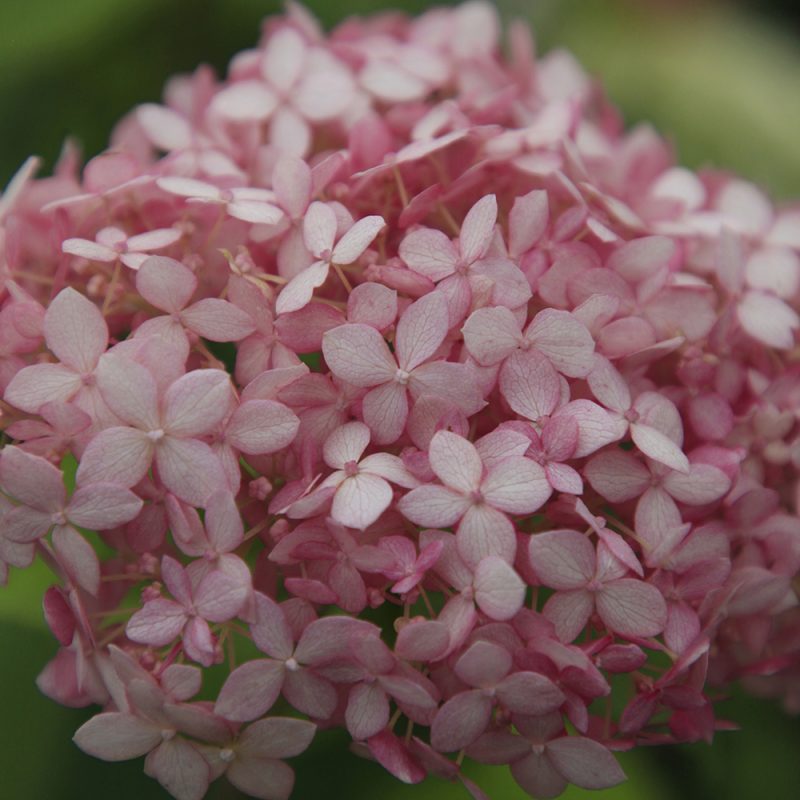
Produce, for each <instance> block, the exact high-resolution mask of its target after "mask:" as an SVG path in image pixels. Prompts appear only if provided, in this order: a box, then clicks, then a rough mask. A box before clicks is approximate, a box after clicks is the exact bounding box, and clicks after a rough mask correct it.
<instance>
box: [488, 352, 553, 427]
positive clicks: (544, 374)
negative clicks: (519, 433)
mask: <svg viewBox="0 0 800 800" xmlns="http://www.w3.org/2000/svg"><path fill="white" fill-rule="evenodd" d="M500 391H501V392H502V394H503V397H505V399H506V401H507V402H508V404H509V405H510V406H511V408H512V409H513V410H514V411H516V413H517V414H520V415H521V416H523V417H527V418H528V419H530V420H534V421H535V420H538V419H541V418H542V417H546V416H549V415H550V414H552V412H553V411H554V410H555V408H556V406H557V405H558V403H559V401H560V399H561V384H560V382H559V380H558V373H556V371H555V369H553V366H552V364H551V363H550V361H549V360H548V359H547V358H546V357H545V356H543V355H542V354H541V353H539V352H538V351H536V350H527V351H522V350H519V351H516V352H514V353H512V354H511V356H509V358H508V359H507V360H506V362H505V363H504V364H503V367H502V369H501V370H500Z"/></svg>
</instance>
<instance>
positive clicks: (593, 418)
mask: <svg viewBox="0 0 800 800" xmlns="http://www.w3.org/2000/svg"><path fill="white" fill-rule="evenodd" d="M564 419H570V420H574V421H575V422H576V423H577V425H578V442H577V444H576V446H575V452H574V453H573V454H572V457H574V458H583V457H584V456H588V455H591V454H592V453H594V452H595V451H597V450H599V449H600V448H601V447H604V446H605V445H607V444H610V443H611V442H615V441H617V440H618V439H621V438H622V437H623V436H624V435H625V433H626V431H627V429H628V423H627V422H626V421H625V420H624V419H621V418H618V417H617V418H614V417H612V416H611V415H610V414H609V413H608V412H607V411H605V410H604V409H603V408H601V407H600V406H598V405H597V403H593V402H592V401H591V400H573V401H571V402H569V403H567V404H566V405H565V406H562V407H561V408H559V409H558V411H556V413H555V414H553V416H552V417H551V418H550V421H551V422H553V421H555V420H558V421H561V420H564Z"/></svg>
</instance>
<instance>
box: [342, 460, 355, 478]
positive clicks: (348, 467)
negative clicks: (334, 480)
mask: <svg viewBox="0 0 800 800" xmlns="http://www.w3.org/2000/svg"><path fill="white" fill-rule="evenodd" d="M344 474H345V475H347V477H348V478H355V476H356V475H358V462H357V461H348V462H347V463H346V464H345V465H344Z"/></svg>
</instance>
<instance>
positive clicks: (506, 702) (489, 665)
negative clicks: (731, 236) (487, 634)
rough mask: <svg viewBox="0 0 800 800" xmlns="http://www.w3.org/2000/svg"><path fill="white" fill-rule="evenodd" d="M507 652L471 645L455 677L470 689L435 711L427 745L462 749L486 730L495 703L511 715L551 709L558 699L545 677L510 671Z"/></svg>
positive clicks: (483, 644)
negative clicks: (429, 743) (429, 740)
mask: <svg viewBox="0 0 800 800" xmlns="http://www.w3.org/2000/svg"><path fill="white" fill-rule="evenodd" d="M513 666H514V662H513V659H512V658H511V655H510V654H509V652H508V650H506V649H505V648H504V647H502V646H500V645H497V644H493V643H492V642H488V641H477V642H475V643H474V644H473V645H471V646H470V647H469V648H468V649H467V650H466V651H465V652H464V654H463V655H462V656H461V657H460V658H459V659H458V661H456V663H455V666H454V667H453V670H454V672H455V673H456V675H457V676H458V677H459V678H460V679H461V680H462V681H463V682H464V683H466V684H467V686H471V687H473V688H471V689H466V690H464V691H461V692H458V693H456V694H454V695H453V696H452V697H450V698H449V699H448V700H447V702H446V703H444V705H443V706H442V707H441V708H440V709H439V711H438V712H437V714H436V717H435V718H434V720H433V724H432V725H431V745H432V746H433V747H434V748H436V749H437V750H441V751H442V752H453V751H456V750H462V749H464V748H465V747H468V746H469V745H471V744H472V743H473V742H474V741H475V740H476V739H477V738H478V737H479V736H480V735H481V734H482V733H483V732H484V731H485V730H486V728H487V727H488V725H489V721H490V720H491V716H492V710H493V708H494V706H495V704H497V705H500V706H501V707H502V708H503V709H505V710H506V711H510V712H512V713H515V714H530V715H540V714H548V713H550V712H552V711H555V710H556V709H557V708H558V707H559V706H560V705H561V704H562V703H563V702H564V695H563V694H562V693H561V692H560V691H559V689H558V687H556V686H555V684H554V683H553V682H552V681H551V680H550V679H549V678H547V677H546V676H544V675H540V674H538V673H536V672H529V671H527V670H523V671H516V670H514V669H513Z"/></svg>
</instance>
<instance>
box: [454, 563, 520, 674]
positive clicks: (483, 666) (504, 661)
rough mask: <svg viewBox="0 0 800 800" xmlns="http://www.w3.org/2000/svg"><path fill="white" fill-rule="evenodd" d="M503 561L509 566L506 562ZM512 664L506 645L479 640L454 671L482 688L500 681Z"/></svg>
mask: <svg viewBox="0 0 800 800" xmlns="http://www.w3.org/2000/svg"><path fill="white" fill-rule="evenodd" d="M502 563H503V565H504V566H505V567H506V568H508V565H507V564H506V563H505V562H502ZM497 566H499V565H497ZM501 569H502V568H501ZM498 582H499V580H498ZM512 666H513V662H512V659H511V656H510V655H509V652H508V650H506V648H505V647H501V646H500V645H498V644H494V643H493V642H487V641H481V640H478V641H477V642H475V643H474V644H472V645H470V646H469V648H468V649H467V650H466V652H465V653H464V654H463V655H462V656H461V658H459V659H458V661H456V663H455V667H454V671H455V673H456V675H458V677H459V678H461V680H462V681H464V683H466V684H468V685H469V686H474V687H475V688H476V689H482V688H489V687H493V686H495V685H496V684H498V683H500V681H501V680H503V678H505V676H506V675H508V673H509V672H510V671H511V667H512Z"/></svg>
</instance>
